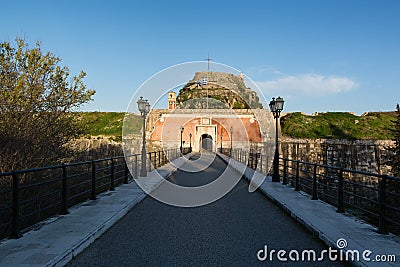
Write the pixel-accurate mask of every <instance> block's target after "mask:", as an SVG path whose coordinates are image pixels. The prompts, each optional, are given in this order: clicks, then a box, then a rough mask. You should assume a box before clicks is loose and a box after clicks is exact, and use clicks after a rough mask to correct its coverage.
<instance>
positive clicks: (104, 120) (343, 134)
mask: <svg viewBox="0 0 400 267" xmlns="http://www.w3.org/2000/svg"><path fill="white" fill-rule="evenodd" d="M79 115H80V116H81V118H82V120H84V121H85V124H86V125H87V129H86V134H87V135H91V136H108V137H110V138H111V139H113V140H116V141H121V140H122V125H123V120H124V116H125V113H124V112H81V113H79ZM132 116H133V119H132V123H130V125H129V128H130V132H132V133H135V134H139V133H140V129H141V126H142V120H141V118H140V116H137V115H132ZM395 120H396V117H395V113H394V112H393V113H387V112H371V113H369V114H368V115H367V116H363V117H360V116H355V115H351V114H348V113H342V112H328V113H324V114H320V115H318V116H307V115H302V114H301V113H291V114H288V115H286V116H285V117H283V118H282V120H281V126H282V132H283V134H284V135H286V136H290V137H297V138H332V139H351V140H354V139H393V131H394V121H395ZM356 121H358V123H356Z"/></svg>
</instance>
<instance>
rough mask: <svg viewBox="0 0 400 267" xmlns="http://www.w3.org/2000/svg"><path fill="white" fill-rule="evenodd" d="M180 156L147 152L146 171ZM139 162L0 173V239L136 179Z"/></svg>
mask: <svg viewBox="0 0 400 267" xmlns="http://www.w3.org/2000/svg"><path fill="white" fill-rule="evenodd" d="M188 150H189V149H184V151H183V154H186V153H188V152H189V151H188ZM180 156H181V153H180V150H179V148H177V149H169V150H160V151H153V152H148V153H147V157H146V159H145V160H146V161H147V162H146V163H147V168H148V171H152V170H153V169H156V168H158V167H161V166H162V165H164V164H166V163H167V162H168V161H171V160H174V159H176V158H177V157H180ZM142 160H143V159H142V156H141V154H134V155H129V156H126V157H124V156H117V157H111V158H103V159H97V160H90V161H85V162H76V163H69V164H60V165H56V166H48V167H42V168H34V169H27V170H18V171H11V172H4V173H0V238H4V237H6V236H9V237H10V238H18V237H20V236H21V229H25V228H27V227H29V226H32V225H34V224H36V223H38V222H40V221H42V220H44V219H47V218H49V217H51V216H53V215H56V214H68V208H70V207H72V206H74V205H76V204H78V203H80V202H83V201H85V200H88V199H92V200H95V199H96V196H97V195H98V194H99V193H102V192H105V191H107V190H111V191H113V190H115V187H116V186H118V185H121V184H127V183H129V181H130V180H132V179H133V178H138V174H139V170H140V166H141V164H142ZM129 169H131V170H132V174H131V173H130V172H129Z"/></svg>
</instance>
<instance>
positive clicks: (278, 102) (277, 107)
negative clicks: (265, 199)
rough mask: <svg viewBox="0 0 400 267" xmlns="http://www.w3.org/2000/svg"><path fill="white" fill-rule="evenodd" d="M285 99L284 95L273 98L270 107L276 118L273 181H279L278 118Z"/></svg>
mask: <svg viewBox="0 0 400 267" xmlns="http://www.w3.org/2000/svg"><path fill="white" fill-rule="evenodd" d="M283 104H284V100H283V98H282V97H280V96H279V97H278V98H277V99H275V97H273V98H272V100H271V102H269V108H270V110H271V112H272V114H273V115H274V118H275V155H274V167H273V168H274V173H273V174H272V182H279V180H280V179H279V147H278V119H279V116H280V115H281V111H282V110H283Z"/></svg>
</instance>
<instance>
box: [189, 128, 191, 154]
mask: <svg viewBox="0 0 400 267" xmlns="http://www.w3.org/2000/svg"><path fill="white" fill-rule="evenodd" d="M189 151H190V152H189V153H192V133H190V134H189Z"/></svg>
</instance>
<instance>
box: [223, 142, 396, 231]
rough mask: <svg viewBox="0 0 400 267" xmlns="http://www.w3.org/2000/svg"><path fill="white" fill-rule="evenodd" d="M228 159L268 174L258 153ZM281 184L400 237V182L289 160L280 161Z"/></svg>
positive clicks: (235, 152) (238, 151)
mask: <svg viewBox="0 0 400 267" xmlns="http://www.w3.org/2000/svg"><path fill="white" fill-rule="evenodd" d="M222 152H223V153H224V154H226V155H228V156H229V155H230V156H231V157H232V158H234V159H236V160H238V161H240V162H242V163H244V164H246V165H247V166H248V167H250V168H253V169H255V170H258V171H261V172H264V173H267V174H268V173H269V171H270V167H271V166H269V165H268V164H269V163H268V162H267V161H266V160H267V159H266V158H265V156H264V159H263V155H261V154H259V153H250V152H248V151H244V150H241V149H234V150H233V151H232V153H230V151H227V150H223V151H222ZM279 166H280V168H279V171H280V173H279V174H280V180H281V182H282V184H284V185H290V186H293V187H294V190H296V191H300V190H301V191H304V192H306V193H308V194H310V197H311V199H312V200H317V199H320V200H322V201H324V202H327V203H329V204H331V205H333V206H335V207H337V212H340V213H343V212H349V213H351V214H353V215H355V216H357V217H359V218H361V219H363V220H365V221H367V222H369V223H371V224H373V225H376V226H377V227H378V232H380V233H382V234H386V233H388V232H389V231H390V232H393V233H395V234H400V178H399V177H394V176H389V175H384V174H377V173H370V172H364V171H356V170H351V169H346V168H341V167H337V166H329V165H324V164H316V163H311V162H304V161H299V160H292V159H287V158H280V161H279Z"/></svg>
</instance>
